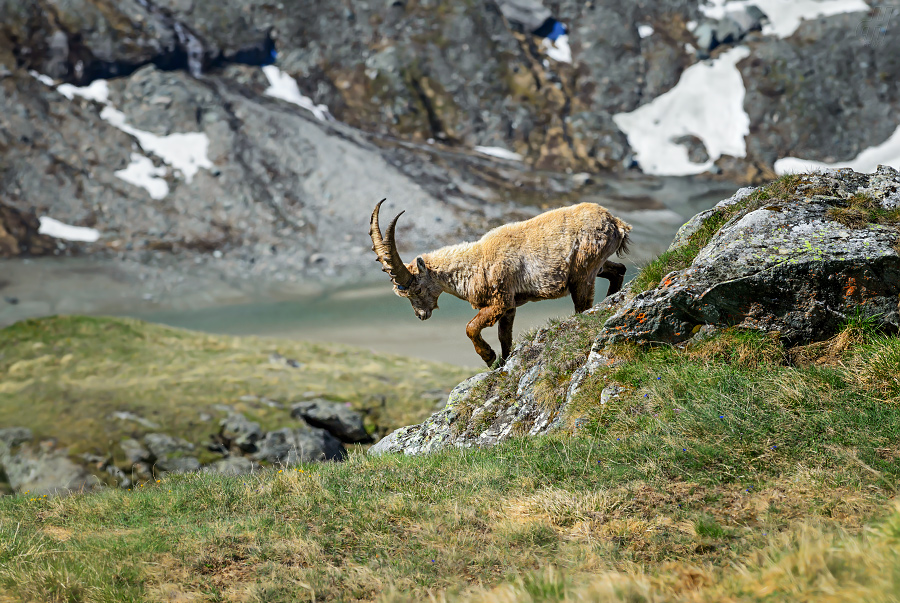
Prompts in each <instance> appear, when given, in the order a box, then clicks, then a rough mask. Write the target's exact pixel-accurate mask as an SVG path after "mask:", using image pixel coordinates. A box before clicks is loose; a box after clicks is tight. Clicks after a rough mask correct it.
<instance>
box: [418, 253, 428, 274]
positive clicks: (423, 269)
mask: <svg viewBox="0 0 900 603" xmlns="http://www.w3.org/2000/svg"><path fill="white" fill-rule="evenodd" d="M416 266H418V267H419V274H422V275H424V274H426V273H427V272H428V267H427V266H425V260H423V259H422V256H419V257H417V258H416Z"/></svg>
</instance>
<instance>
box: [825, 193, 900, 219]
mask: <svg viewBox="0 0 900 603" xmlns="http://www.w3.org/2000/svg"><path fill="white" fill-rule="evenodd" d="M828 217H829V218H831V219H832V220H834V221H835V222H840V223H841V224H843V225H844V226H846V227H848V228H866V227H867V226H868V225H869V224H885V225H889V226H897V225H900V209H883V208H882V207H881V205H880V204H879V203H878V201H877V200H876V199H875V198H874V197H872V196H871V195H868V194H866V193H857V194H855V195H853V196H852V197H850V199H848V200H847V201H846V202H844V203H842V204H841V205H840V206H838V207H832V208H830V209H829V210H828Z"/></svg>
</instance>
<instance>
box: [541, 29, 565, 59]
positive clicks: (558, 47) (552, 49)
mask: <svg viewBox="0 0 900 603" xmlns="http://www.w3.org/2000/svg"><path fill="white" fill-rule="evenodd" d="M541 46H542V47H543V48H544V52H546V53H547V56H548V57H550V58H551V59H553V60H554V61H556V62H557V63H571V62H572V49H571V48H569V36H568V35H562V36H559V37H558V38H556V41H555V42H554V41H553V40H551V39H549V38H544V39H543V41H542V42H541Z"/></svg>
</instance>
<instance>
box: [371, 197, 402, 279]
mask: <svg viewBox="0 0 900 603" xmlns="http://www.w3.org/2000/svg"><path fill="white" fill-rule="evenodd" d="M382 203H384V199H382V200H381V201H379V202H378V205H376V206H375V210H374V211H373V212H372V219H371V221H370V222H369V236H370V237H372V251H374V252H375V253H376V254H377V255H378V261H380V262H381V265H382V266H383V268H382V270H383V271H384V272H387V273H388V274H389V275H390V277H391V280H392V281H394V283H396V284H397V285H399V286H401V287H407V286H409V283H410V281H412V280H413V275H412V274H410V272H409V270H407V268H406V264H404V263H403V260H401V259H400V254H399V253H397V245H396V243H395V241H394V230H395V229H396V227H397V220H398V219H399V218H400V216H402V215H403V213H404V212H402V211H401V212H400V213H399V214H397V217H396V218H394V219H393V220H391V223H390V224H389V225H388V229H387V233H386V236H385V237H384V238H382V236H381V228H380V227H379V225H378V213H379V211H380V210H381V204H382Z"/></svg>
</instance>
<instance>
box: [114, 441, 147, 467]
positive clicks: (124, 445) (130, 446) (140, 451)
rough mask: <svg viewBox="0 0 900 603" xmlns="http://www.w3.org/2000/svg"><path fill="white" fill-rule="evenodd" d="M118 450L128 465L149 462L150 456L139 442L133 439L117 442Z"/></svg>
mask: <svg viewBox="0 0 900 603" xmlns="http://www.w3.org/2000/svg"><path fill="white" fill-rule="evenodd" d="M119 448H121V449H122V452H124V453H125V458H126V459H127V460H128V462H129V463H131V464H134V463H141V462H145V461H148V460H150V458H152V457H151V454H150V451H149V450H147V449H146V448H145V447H144V446H143V445H142V444H141V443H140V442H138V441H137V440H135V439H133V438H126V439H124V440H122V441H121V442H119Z"/></svg>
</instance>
